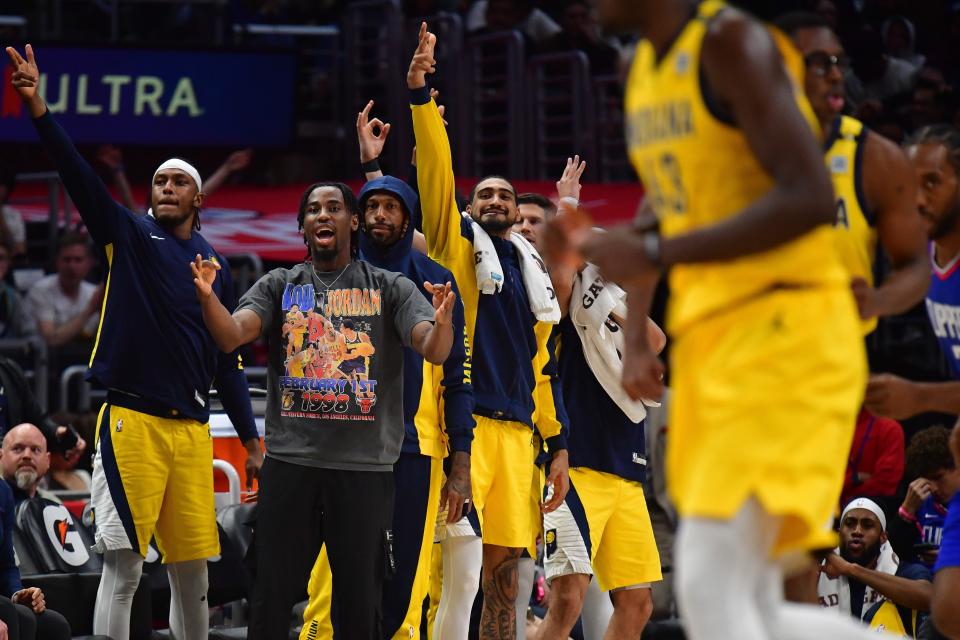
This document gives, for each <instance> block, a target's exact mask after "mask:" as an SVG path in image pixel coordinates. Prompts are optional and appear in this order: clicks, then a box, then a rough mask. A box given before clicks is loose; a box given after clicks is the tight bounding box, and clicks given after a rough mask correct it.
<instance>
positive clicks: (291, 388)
mask: <svg viewBox="0 0 960 640" xmlns="http://www.w3.org/2000/svg"><path fill="white" fill-rule="evenodd" d="M327 285H329V288H328V286H327ZM238 309H250V310H251V311H254V312H255V313H256V314H257V315H258V316H260V319H261V321H262V322H263V335H264V336H266V338H267V342H268V345H269V350H270V366H269V369H268V376H267V385H268V390H267V415H266V438H265V441H266V446H267V455H268V456H271V457H273V458H276V459H278V460H283V461H285V462H290V463H293V464H302V465H306V466H311V467H322V468H327V469H348V470H356V471H390V470H391V469H392V468H393V463H394V462H396V461H397V458H398V457H399V456H400V444H401V442H402V441H403V347H404V346H410V334H411V331H412V330H413V327H414V326H415V325H416V324H417V323H419V322H424V321H427V322H433V315H434V310H433V307H432V306H431V304H430V303H429V302H428V301H427V300H426V299H425V298H424V297H423V295H421V294H420V292H419V291H418V290H417V288H416V286H415V285H414V284H413V282H411V281H410V280H409V279H407V278H406V277H404V276H403V275H401V274H399V273H394V272H392V271H385V270H383V269H379V268H377V267H374V266H372V265H370V264H368V263H366V262H363V261H360V260H358V261H355V262H352V263H351V264H350V265H349V266H348V267H347V268H346V270H345V271H344V272H343V273H342V274H341V273H340V272H333V273H324V272H318V273H314V271H313V268H312V266H311V265H310V264H309V263H306V264H299V265H297V266H295V267H293V268H292V269H274V270H273V271H271V272H270V273H268V274H266V275H265V276H263V277H262V278H260V280H258V281H257V282H256V284H254V285H253V287H251V288H250V290H249V291H247V293H246V294H244V295H243V297H242V298H241V299H240V304H239V306H238Z"/></svg>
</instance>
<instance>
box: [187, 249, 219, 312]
mask: <svg viewBox="0 0 960 640" xmlns="http://www.w3.org/2000/svg"><path fill="white" fill-rule="evenodd" d="M190 271H192V272H193V286H194V287H196V289H197V298H199V299H200V301H201V302H202V301H204V300H206V299H207V298H209V297H210V296H211V295H213V283H214V281H216V279H217V271H220V265H219V264H217V263H216V262H214V261H213V260H204V259H203V258H202V257H201V256H200V254H199V253H198V254H197V256H196V257H195V258H194V259H193V262H191V263H190Z"/></svg>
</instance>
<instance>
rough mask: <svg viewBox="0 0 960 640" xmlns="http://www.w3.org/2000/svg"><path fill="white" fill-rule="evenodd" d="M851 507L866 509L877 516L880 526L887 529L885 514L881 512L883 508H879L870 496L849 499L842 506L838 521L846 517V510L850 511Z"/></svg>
mask: <svg viewBox="0 0 960 640" xmlns="http://www.w3.org/2000/svg"><path fill="white" fill-rule="evenodd" d="M853 509H866V510H867V511H870V512H871V513H873V515H875V516H877V519H878V520H880V527H881V528H882V529H883V530H884V531H886V530H887V516H885V515H884V514H883V509H881V508H880V505H878V504H877V503H876V502H874V501H873V500H871V499H870V498H857V499H855V500H851V501H850V504H848V505H847V506H846V507H844V508H843V513H841V514H840V522H843V519H844V518H846V517H847V512H848V511H852V510H853Z"/></svg>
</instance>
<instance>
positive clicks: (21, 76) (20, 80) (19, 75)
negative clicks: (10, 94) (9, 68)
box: [7, 44, 40, 102]
mask: <svg viewBox="0 0 960 640" xmlns="http://www.w3.org/2000/svg"><path fill="white" fill-rule="evenodd" d="M25 53H26V56H27V57H26V58H24V57H23V56H21V55H20V52H19V51H17V50H16V49H14V48H13V47H7V56H9V57H10V62H11V63H12V64H13V74H11V76H10V80H11V82H12V83H13V87H14V89H16V92H17V93H18V94H19V95H20V99H21V100H23V101H24V102H31V101H32V100H35V99H37V98H38V97H39V95H38V94H37V87H38V86H39V85H40V69H39V68H37V59H36V58H35V57H34V55H33V46H31V45H29V44H28V45H27V47H26V49H25Z"/></svg>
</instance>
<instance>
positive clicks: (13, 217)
mask: <svg viewBox="0 0 960 640" xmlns="http://www.w3.org/2000/svg"><path fill="white" fill-rule="evenodd" d="M0 210H2V211H3V221H4V222H5V223H6V225H7V231H9V232H10V242H12V243H13V244H23V243H24V242H26V241H27V227H26V225H25V224H24V223H23V216H22V215H21V214H20V212H19V211H17V210H16V209H14V208H13V207H9V206H7V205H3V206H2V207H0Z"/></svg>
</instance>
